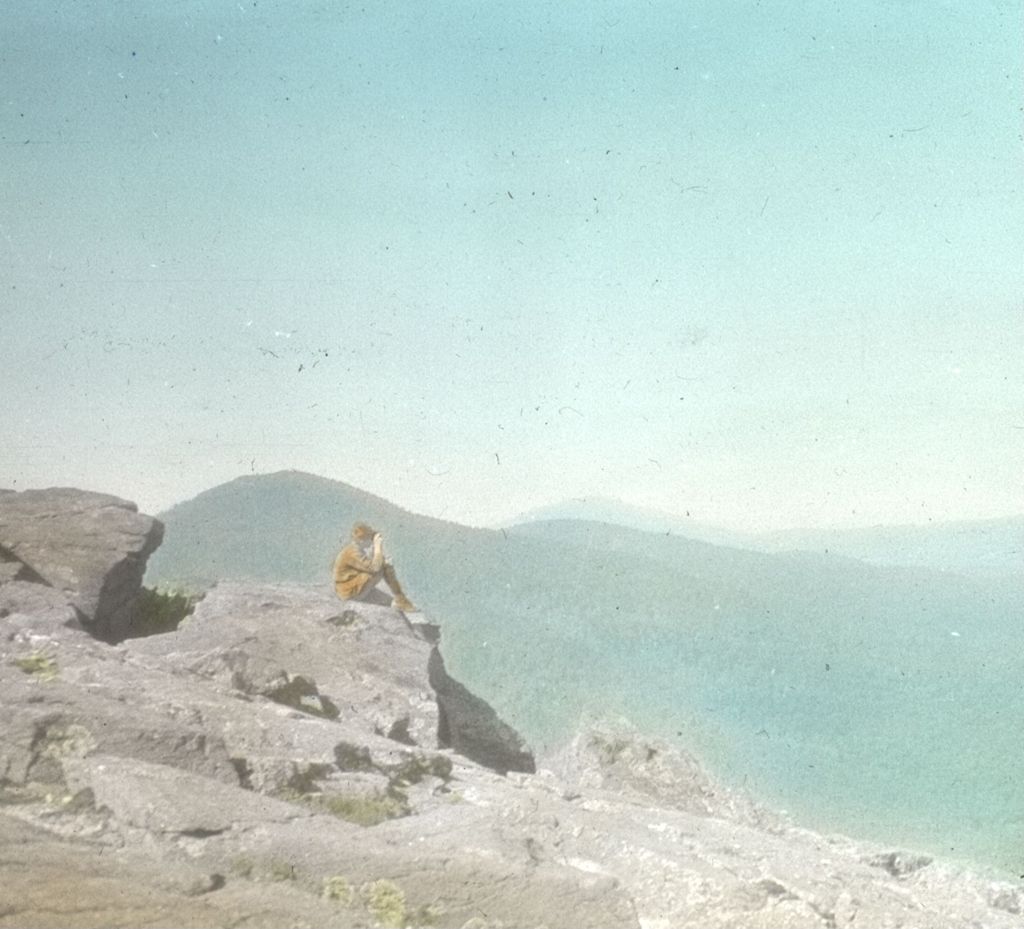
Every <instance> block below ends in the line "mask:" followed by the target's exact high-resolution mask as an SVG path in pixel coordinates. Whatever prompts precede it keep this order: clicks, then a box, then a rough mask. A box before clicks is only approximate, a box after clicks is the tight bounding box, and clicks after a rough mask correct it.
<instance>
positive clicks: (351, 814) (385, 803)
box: [316, 794, 409, 826]
mask: <svg viewBox="0 0 1024 929" xmlns="http://www.w3.org/2000/svg"><path fill="white" fill-rule="evenodd" d="M316 805H317V806H318V807H320V808H321V809H323V810H324V811H325V812H327V813H330V814H331V815H332V816H337V817H338V818H339V819H344V820H345V821H346V822H350V823H355V824H356V825H359V826H378V825H380V824H381V823H383V822H387V820H389V819H398V818H399V817H400V816H408V814H409V807H408V804H407V803H406V802H404V797H400V796H389V795H387V794H377V795H369V796H367V795H363V796H358V795H356V796H345V795H343V794H332V795H329V796H324V797H322V798H321V799H320V800H319V802H318V803H317V804H316Z"/></svg>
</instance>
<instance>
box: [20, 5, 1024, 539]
mask: <svg viewBox="0 0 1024 929" xmlns="http://www.w3.org/2000/svg"><path fill="white" fill-rule="evenodd" d="M4 22H5V35H4V40H3V52H2V54H0V79H2V80H0V86H2V88H3V90H2V91H0V152H2V156H0V157H2V158H3V164H4V170H3V171H2V172H0V190H2V191H3V199H4V204H5V209H4V210H3V211H0V287H2V292H3V294H4V296H5V299H4V302H3V305H2V306H0V321H2V322H3V326H4V339H5V346H6V351H5V353H4V354H5V357H4V382H3V383H4V388H5V389H4V400H5V413H4V417H3V418H2V420H0V487H10V488H13V489H17V490H21V489H25V488H28V487H40V486H53V485H74V486H82V487H87V488H90V489H95V490H102V491H106V492H110V493H115V494H118V495H120V496H124V497H127V498H129V499H132V500H135V501H136V502H137V503H138V504H139V506H140V508H142V509H143V510H144V511H147V512H160V511H162V510H165V509H167V508H168V507H170V506H171V505H173V504H174V503H178V502H182V501H184V500H187V499H190V498H192V497H194V496H195V495H196V494H198V493H200V492H202V491H204V490H206V489H209V488H211V487H214V486H216V485H218V484H220V483H223V482H225V481H228V480H231V479H233V478H235V477H237V476H240V475H244V474H247V473H270V472H275V471H278V470H282V469H295V470H301V471H306V472H311V473H315V474H319V475H323V476H325V477H329V478H331V479H337V480H341V481H343V482H345V483H349V484H351V485H353V486H356V487H359V488H360V489H363V490H366V491H368V492H370V493H373V494H376V495H378V496H381V497H384V498H386V499H388V500H391V501H393V502H395V503H397V504H398V505H400V506H402V507H405V508H407V509H410V510H412V511H414V512H417V513H422V514H424V515H429V516H435V517H439V518H443V519H447V520H451V521H455V522H460V523H462V524H465V525H473V526H491V525H495V524H496V523H500V522H502V521H507V520H509V519H512V518H514V516H515V514H521V513H525V512H528V511H530V510H532V509H535V508H537V507H541V506H545V505H550V504H555V503H558V502H560V501H563V500H566V499H571V498H576V497H602V498H609V499H614V500H621V501H622V502H623V503H625V504H627V505H632V506H641V507H650V508H654V509H658V510H662V511H665V512H668V513H671V514H676V515H680V516H682V515H683V514H687V513H688V514H690V518H692V519H693V520H694V521H696V522H699V523H701V524H704V525H709V526H717V527H722V528H725V529H732V530H738V531H746V532H764V531H774V530H781V529H796V528H814V527H856V526H864V527H869V526H875V525H925V524H929V523H934V522H947V521H965V520H978V519H992V518H1003V517H1012V516H1015V515H1018V514H1019V513H1020V512H1021V495H1020V486H1019V485H1020V469H1021V461H1022V457H1024V455H1022V453H1024V448H1022V442H1024V413H1022V410H1024V371H1022V368H1021V365H1020V363H1019V356H1020V350H1021V346H1022V345H1024V262H1022V261H1021V259H1020V255H1021V253H1022V251H1024V186H1022V185H1021V183H1020V177H1021V175H1020V170H1021V163H1022V162H1021V156H1022V144H1021V120H1020V113H1019V106H1020V99H1021V96H1022V91H1024V82H1022V77H1021V69H1020V60H1019V59H1020V54H1019V53H1020V41H1019V34H1020V29H1019V27H1020V23H1021V9H1020V5H1019V4H1018V3H1010V2H998V0H988V2H981V3H978V4H976V5H975V6H972V7H971V8H970V9H969V10H962V9H961V8H960V6H959V5H958V4H955V3H951V2H946V0H934V2H932V3H929V4H927V5H920V4H917V5H913V4H904V3H891V2H880V0H874V2H867V3H864V4H861V5H859V6H858V7H856V8H846V9H842V8H836V7H834V5H825V4H808V5H804V6H802V7H801V8H799V9H795V8H789V7H779V6H772V5H770V4H748V5H722V4H718V3H714V2H710V0H702V2H692V3H685V4H680V3H668V2H653V3H651V4H648V5H646V6H643V7H639V6H636V5H634V4H627V3H623V2H612V0H603V2H596V3H587V4H582V3H569V4H561V5H557V6H552V5H549V4H542V3H537V2H524V3H521V4H518V5H516V6H515V7H507V8H506V7H502V6H488V5H484V6H478V5H475V4H469V3H462V2H450V3H445V4H440V5H433V6H416V5H410V4H403V3H397V2H387V0H384V2H381V3H378V4H374V5H372V6H367V7H364V8H358V7H351V6H343V5H338V6H333V5H322V4H316V3H306V2H302V3H295V4H289V5H283V6H278V7H271V6H269V5H266V4H256V3H253V2H251V0H247V2H244V3H239V2H236V0H231V2H220V0H189V2H186V3H182V4H172V5H167V4H163V3H158V2H156V0H139V2H135V3H132V4H130V5H121V4H109V3H102V2H99V0H86V2H82V3H78V4H75V5H73V6H72V5H56V4H52V3H47V2H43V0H29V2H25V3H19V4H5V5H4Z"/></svg>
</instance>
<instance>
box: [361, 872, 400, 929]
mask: <svg viewBox="0 0 1024 929" xmlns="http://www.w3.org/2000/svg"><path fill="white" fill-rule="evenodd" d="M361 892H362V897H363V900H364V901H365V903H366V908H367V909H368V910H369V911H370V915H371V916H373V918H374V919H375V920H376V921H377V924H378V925H379V926H383V927H385V929H402V926H404V925H405V917H406V910H405V893H404V892H403V891H402V888H401V887H399V886H398V885H397V884H396V883H394V881H388V880H381V881H374V882H373V883H372V884H364V885H363V886H362V888H361Z"/></svg>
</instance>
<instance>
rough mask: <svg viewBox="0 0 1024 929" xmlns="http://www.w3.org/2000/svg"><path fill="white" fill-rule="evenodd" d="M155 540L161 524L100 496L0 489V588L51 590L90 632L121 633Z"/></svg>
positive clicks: (130, 506)
mask: <svg viewBox="0 0 1024 929" xmlns="http://www.w3.org/2000/svg"><path fill="white" fill-rule="evenodd" d="M162 538H163V525H162V524H161V523H159V522H158V521H157V520H155V519H153V518H152V517H150V516H144V515H142V514H141V513H139V512H138V508H137V507H136V506H135V504H134V503H131V502H129V501H127V500H122V499H120V498H118V497H112V496H109V495H107V494H98V493H91V492H89V491H85V490H76V489H73V488H67V487H58V488H51V489H48V490H26V491H23V492H21V493H4V494H0V563H3V564H4V570H3V571H2V572H0V585H4V582H5V581H7V582H10V581H26V582H33V583H37V584H42V585H45V586H48V587H52V588H54V589H55V590H57V591H60V592H61V593H62V594H64V595H65V596H66V598H67V600H68V602H69V603H70V604H71V605H72V606H73V607H74V609H75V610H76V611H77V613H78V618H79V619H80V621H81V622H82V624H83V625H84V626H85V627H86V628H87V629H88V630H89V631H90V632H91V633H92V634H93V635H94V636H96V637H98V638H102V639H106V640H108V641H117V640H119V639H122V638H124V637H125V636H126V635H127V634H128V631H129V629H130V626H131V619H132V608H133V605H134V603H135V599H136V597H137V595H138V592H139V588H140V587H141V585H142V576H143V574H144V572H145V570H146V559H147V558H148V557H149V556H150V555H151V554H152V553H153V551H155V550H156V548H157V546H158V545H159V544H160V542H161V540H162ZM7 611H8V612H11V610H10V609H9V608H8V610H7Z"/></svg>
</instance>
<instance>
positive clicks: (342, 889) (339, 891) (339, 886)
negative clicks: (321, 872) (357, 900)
mask: <svg viewBox="0 0 1024 929" xmlns="http://www.w3.org/2000/svg"><path fill="white" fill-rule="evenodd" d="M323 898H324V899H325V900H333V901H334V902H335V903H341V904H343V905H344V906H348V905H349V904H350V903H351V902H352V886H351V885H350V884H349V882H348V881H346V880H345V878H343V877H342V876H341V875H340V874H335V875H332V876H331V877H325V878H324V889H323Z"/></svg>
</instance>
